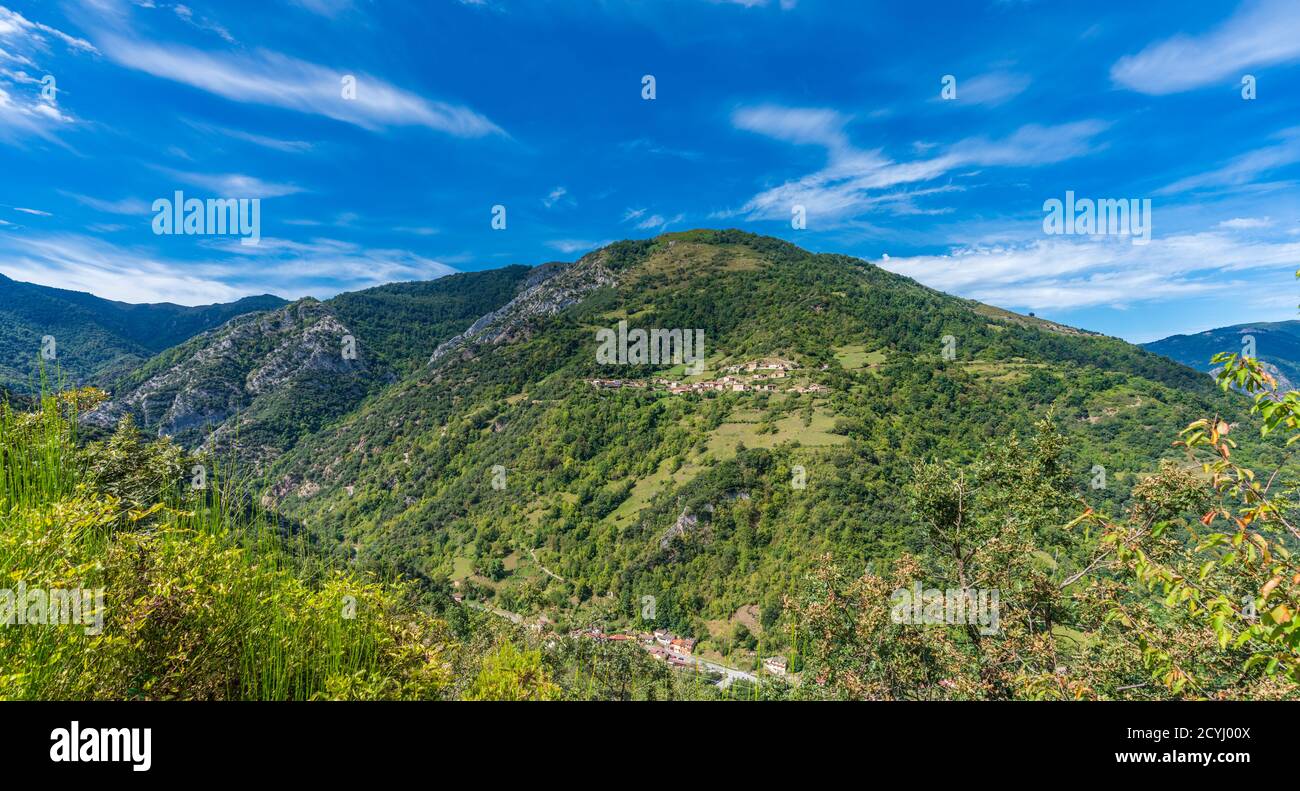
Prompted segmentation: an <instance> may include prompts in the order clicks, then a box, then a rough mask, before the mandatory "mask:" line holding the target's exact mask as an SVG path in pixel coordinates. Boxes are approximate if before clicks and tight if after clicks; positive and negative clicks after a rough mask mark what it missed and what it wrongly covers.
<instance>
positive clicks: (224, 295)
mask: <svg viewBox="0 0 1300 791" xmlns="http://www.w3.org/2000/svg"><path fill="white" fill-rule="evenodd" d="M184 241H185V242H187V243H190V242H192V243H194V244H196V245H199V246H200V247H201V248H202V249H203V251H204V252H205V253H207V254H208V255H207V256H206V257H205V258H202V259H200V260H185V259H175V258H167V257H164V256H160V255H158V253H157V252H156V251H155V250H153V249H150V248H147V247H143V246H121V245H116V244H113V243H111V242H108V241H106V240H104V239H100V238H96V237H92V236H86V235H82V234H53V235H40V236H30V235H20V234H18V233H13V234H4V235H0V271H2V272H3V273H4V274H5V275H7V276H9V277H11V278H13V279H15V280H23V281H27V282H31V283H39V284H42V285H49V286H56V287H58V288H68V289H73V290H76V291H88V292H90V293H92V294H96V295H98V296H101V297H105V298H107V299H118V300H122V301H125V302H175V303H178V304H182V305H201V304H207V303H211V302H225V301H229V300H232V299H238V298H239V297H242V296H247V295H249V294H262V293H273V294H279V295H280V296H283V297H287V298H297V297H302V296H315V297H319V298H325V297H329V296H332V295H334V294H336V293H338V292H340V291H348V290H355V289H360V288H368V287H370V286H374V285H379V284H382V283H391V282H394V281H401V280H429V279H433V278H438V277H442V276H443V275H447V274H450V273H452V272H454V271H455V270H454V269H453V268H452V267H450V266H448V265H446V264H444V263H442V262H440V261H436V260H433V259H430V258H426V257H424V256H420V255H417V254H415V253H412V252H410V251H407V250H400V249H391V248H379V249H376V248H365V247H362V246H360V245H356V244H353V243H350V242H342V241H338V240H332V239H314V240H311V241H309V242H292V241H287V240H280V239H270V238H263V239H262V240H261V243H260V244H259V245H257V246H256V247H253V246H241V245H240V244H239V243H238V242H237V241H231V240H214V239H211V238H199V237H196V238H194V239H189V238H187V239H185V240H184ZM254 262H255V263H254Z"/></svg>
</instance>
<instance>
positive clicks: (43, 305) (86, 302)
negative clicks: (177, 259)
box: [0, 275, 285, 393]
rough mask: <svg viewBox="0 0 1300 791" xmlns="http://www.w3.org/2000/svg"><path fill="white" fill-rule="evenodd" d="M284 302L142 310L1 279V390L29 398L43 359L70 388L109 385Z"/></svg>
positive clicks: (265, 298)
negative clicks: (199, 338)
mask: <svg viewBox="0 0 1300 791" xmlns="http://www.w3.org/2000/svg"><path fill="white" fill-rule="evenodd" d="M283 304H285V301H284V300H283V299H280V298H279V297H274V296H271V295H269V294H263V295H262V296H257V297H245V298H243V299H240V300H238V301H236V302H231V303H227V304H217V305H200V306H197V307H186V306H183V305H172V304H170V303H158V304H141V305H136V304H128V303H125V302H114V301H111V300H107V299H101V298H99V297H96V296H94V295H92V294H86V293H82V292H79V291H67V290H65V289H61V288H50V287H48V286H38V285H35V284H33V283H22V282H19V281H16V280H11V279H9V278H7V277H5V276H4V275H0V386H2V387H6V388H9V389H11V390H14V391H17V392H26V393H31V392H33V391H35V390H39V370H40V363H41V361H42V359H45V360H46V362H45V365H46V368H47V371H48V373H49V374H50V375H51V376H54V375H56V371H57V374H58V375H62V376H63V377H66V379H67V380H68V381H69V382H70V383H73V384H81V383H84V382H88V381H94V382H96V383H104V382H110V381H113V380H114V379H115V378H116V377H118V376H120V375H123V374H125V373H127V372H129V371H131V370H132V369H134V368H136V367H137V366H139V365H140V364H141V363H143V362H144V361H145V360H147V359H148V358H150V357H152V356H153V355H155V354H158V353H159V352H161V351H163V350H165V349H168V348H170V347H172V346H175V345H176V344H178V343H181V342H183V341H185V340H187V339H189V338H191V337H193V336H194V335H197V334H198V333H200V332H203V331H204V330H208V329H211V328H213V327H217V326H220V325H222V324H225V323H226V322H227V321H229V320H230V319H232V318H234V317H235V316H240V315H243V314H245V313H251V312H254V311H259V310H270V309H273V308H277V307H279V306H281V305H283ZM47 337H48V338H52V339H53V346H49V344H48V342H46V341H45V339H46V338H47ZM43 344H44V345H45V346H46V347H47V352H46V355H45V358H42V354H41V352H42V346H43ZM51 357H52V358H53V359H49V358H51Z"/></svg>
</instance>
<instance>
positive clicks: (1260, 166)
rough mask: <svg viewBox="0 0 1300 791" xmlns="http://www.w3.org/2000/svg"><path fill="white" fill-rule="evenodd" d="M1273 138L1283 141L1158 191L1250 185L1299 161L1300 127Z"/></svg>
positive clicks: (1280, 133)
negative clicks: (1263, 176) (1261, 177)
mask: <svg viewBox="0 0 1300 791" xmlns="http://www.w3.org/2000/svg"><path fill="white" fill-rule="evenodd" d="M1273 137H1274V138H1275V139H1278V140H1279V141H1280V142H1278V143H1276V144H1274V145H1270V146H1265V147H1263V148H1257V149H1255V150H1254V151H1248V152H1246V153H1244V154H1241V155H1239V156H1236V157H1234V158H1232V159H1231V160H1229V161H1228V162H1227V163H1226V164H1224V165H1222V166H1220V167H1217V168H1214V169H1213V170H1209V171H1206V172H1204V173H1198V174H1196V175H1194V176H1188V177H1186V178H1182V179H1179V180H1178V181H1175V182H1174V183H1172V184H1170V185H1168V186H1166V187H1162V188H1160V189H1159V190H1156V194H1157V195H1173V194H1176V193H1180V192H1188V191H1190V190H1197V189H1204V188H1214V187H1242V186H1247V185H1250V184H1252V183H1253V182H1255V180H1256V179H1257V178H1259V177H1260V176H1262V175H1265V174H1267V173H1270V172H1271V171H1274V170H1276V169H1278V168H1281V167H1285V166H1287V165H1293V164H1295V163H1297V162H1300V127H1292V128H1290V129H1284V130H1282V131H1281V132H1278V133H1277V134H1276V135H1274V136H1273Z"/></svg>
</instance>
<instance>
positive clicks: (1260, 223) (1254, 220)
mask: <svg viewBox="0 0 1300 791" xmlns="http://www.w3.org/2000/svg"><path fill="white" fill-rule="evenodd" d="M1272 224H1273V221H1272V220H1270V219H1269V218H1268V217H1234V218H1232V219H1231V220H1224V221H1223V222H1221V223H1219V225H1218V227H1220V228H1227V229H1228V230H1232V231H1246V230H1254V229H1256V228H1267V227H1269V226H1271V225H1272Z"/></svg>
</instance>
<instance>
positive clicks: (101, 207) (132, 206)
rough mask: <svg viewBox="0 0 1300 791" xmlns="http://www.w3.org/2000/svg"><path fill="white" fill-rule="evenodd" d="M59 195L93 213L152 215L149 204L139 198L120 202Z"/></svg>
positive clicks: (84, 196) (77, 194) (75, 194)
mask: <svg viewBox="0 0 1300 791" xmlns="http://www.w3.org/2000/svg"><path fill="white" fill-rule="evenodd" d="M59 192H60V194H62V195H66V196H68V197H69V198H72V199H73V200H75V201H76V202H77V203H80V204H81V205H83V206H88V207H90V208H92V209H94V210H95V211H98V212H103V213H105V214H121V215H124V216H136V217H145V216H148V215H150V214H151V213H152V211H151V210H150V208H149V203H148V202H146V201H144V200H141V199H140V198H123V199H121V200H104V199H102V198H95V197H91V196H89V195H81V194H79V193H75V192H66V191H63V190H60V191H59Z"/></svg>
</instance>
